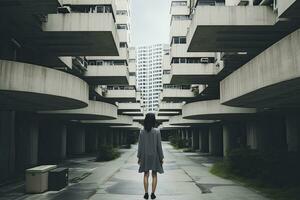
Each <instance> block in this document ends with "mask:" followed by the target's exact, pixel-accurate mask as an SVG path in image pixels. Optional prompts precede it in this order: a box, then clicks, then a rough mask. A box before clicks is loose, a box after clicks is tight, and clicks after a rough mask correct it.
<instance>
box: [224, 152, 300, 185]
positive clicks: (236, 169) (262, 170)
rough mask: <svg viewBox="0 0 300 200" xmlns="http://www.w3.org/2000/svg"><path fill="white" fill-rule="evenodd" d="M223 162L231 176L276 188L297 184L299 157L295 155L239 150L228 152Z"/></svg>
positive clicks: (299, 175) (299, 167) (299, 174)
mask: <svg viewBox="0 0 300 200" xmlns="http://www.w3.org/2000/svg"><path fill="white" fill-rule="evenodd" d="M225 162H226V165H227V167H228V171H229V172H230V173H232V174H233V175H238V176H241V177H244V178H249V179H256V180H261V181H262V182H263V183H265V184H268V185H273V186H277V187H282V186H288V185H294V184H299V178H300V172H299V169H300V157H299V154H297V153H289V152H282V151H281V152H276V151H273V152H259V151H258V150H252V149H249V148H240V149H234V150H232V151H230V152H228V157H227V158H226V159H225Z"/></svg>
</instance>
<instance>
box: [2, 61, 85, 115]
mask: <svg viewBox="0 0 300 200" xmlns="http://www.w3.org/2000/svg"><path fill="white" fill-rule="evenodd" d="M0 72H1V73H0V107H1V108H2V109H14V110H61V109H76V108H83V107H86V106H87V105H88V92H89V88H88V85H87V83H86V82H85V81H83V80H81V79H80V78H78V77H76V76H73V75H71V74H68V73H65V72H62V71H58V70H54V69H50V68H46V67H43V66H37V65H32V64H27V63H21V62H15V61H7V60H0Z"/></svg>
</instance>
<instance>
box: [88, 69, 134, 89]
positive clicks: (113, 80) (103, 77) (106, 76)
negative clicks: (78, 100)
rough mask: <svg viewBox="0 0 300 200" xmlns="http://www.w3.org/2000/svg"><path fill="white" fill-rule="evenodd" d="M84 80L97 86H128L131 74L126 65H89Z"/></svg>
mask: <svg viewBox="0 0 300 200" xmlns="http://www.w3.org/2000/svg"><path fill="white" fill-rule="evenodd" d="M84 79H85V80H86V81H87V82H88V83H91V84H97V85H113V84H119V85H127V84H128V83H129V72H128V67H127V66H126V65H107V64H104V65H88V67H87V71H86V72H85V73H84Z"/></svg>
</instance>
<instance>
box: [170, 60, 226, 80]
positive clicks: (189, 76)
mask: <svg viewBox="0 0 300 200" xmlns="http://www.w3.org/2000/svg"><path fill="white" fill-rule="evenodd" d="M221 70H222V68H221V67H217V66H216V64H215V63H207V64H204V63H186V64H172V70H171V81H170V83H171V84H175V85H176V84H180V83H185V84H208V83H211V82H214V81H216V76H217V74H218V73H219V72H220V71H221Z"/></svg>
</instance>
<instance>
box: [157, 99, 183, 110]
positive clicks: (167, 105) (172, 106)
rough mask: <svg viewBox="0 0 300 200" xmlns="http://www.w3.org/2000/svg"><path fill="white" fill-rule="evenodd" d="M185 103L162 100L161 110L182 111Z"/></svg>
mask: <svg viewBox="0 0 300 200" xmlns="http://www.w3.org/2000/svg"><path fill="white" fill-rule="evenodd" d="M182 106H183V103H173V102H164V101H162V102H160V104H159V111H181V109H182Z"/></svg>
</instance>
